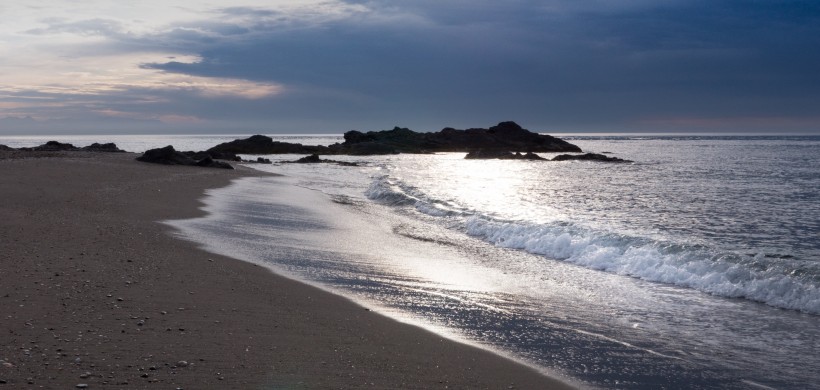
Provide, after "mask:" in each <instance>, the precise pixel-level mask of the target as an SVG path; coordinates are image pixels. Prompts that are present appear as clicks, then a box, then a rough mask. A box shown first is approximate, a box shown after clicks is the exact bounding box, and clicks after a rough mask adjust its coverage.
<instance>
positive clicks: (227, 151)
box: [206, 135, 329, 160]
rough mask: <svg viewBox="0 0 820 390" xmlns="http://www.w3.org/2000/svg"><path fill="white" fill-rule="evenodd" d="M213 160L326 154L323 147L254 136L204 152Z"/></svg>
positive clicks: (222, 144)
mask: <svg viewBox="0 0 820 390" xmlns="http://www.w3.org/2000/svg"><path fill="white" fill-rule="evenodd" d="M206 152H207V153H208V154H210V155H211V156H212V157H213V158H219V159H224V160H232V159H234V157H236V155H237V154H287V153H298V154H308V153H321V154H329V153H327V147H325V146H305V145H302V144H294V143H289V142H279V141H274V140H273V139H272V138H271V137H267V136H264V135H254V136H251V137H249V138H246V139H237V140H233V141H231V142H225V143H221V144H219V145H216V146H214V147H212V148H210V149H208V150H206Z"/></svg>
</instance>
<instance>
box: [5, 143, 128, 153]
mask: <svg viewBox="0 0 820 390" xmlns="http://www.w3.org/2000/svg"><path fill="white" fill-rule="evenodd" d="M0 150H20V151H25V152H106V153H114V152H116V153H124V152H125V151H124V150H122V149H120V148H118V147H117V145H116V144H114V143H110V142H109V143H105V144H99V143H96V142H95V143H93V144H91V145H88V146H84V147H82V148H78V147H76V146H74V145H72V144H68V143H62V142H58V141H48V142H46V143H44V144H42V145H40V146H35V147H31V148H19V149H14V148H8V149H0Z"/></svg>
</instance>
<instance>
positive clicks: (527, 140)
mask: <svg viewBox="0 0 820 390" xmlns="http://www.w3.org/2000/svg"><path fill="white" fill-rule="evenodd" d="M330 148H331V149H334V150H335V151H336V152H337V154H386V153H391V152H392V153H435V152H468V151H472V150H483V151H487V152H489V151H501V152H507V151H510V150H519V151H526V152H580V151H581V149H580V148H579V147H577V146H575V145H573V144H570V143H569V142H566V141H564V140H561V139H558V138H555V137H552V136H549V135H543V134H538V133H533V132H531V131H529V130H526V129H523V128H521V126H519V125H518V124H516V123H515V122H501V123H499V124H498V125H496V126H493V127H490V128H489V129H480V128H475V129H467V130H456V129H453V128H450V127H448V128H445V129H443V130H441V131H439V132H437V133H416V132H414V131H412V130H410V129H406V128H400V127H395V128H393V130H385V131H378V132H373V131H370V132H367V133H362V132H359V131H355V130H354V131H349V132H347V133H345V142H344V143H342V144H340V145H338V146H335V148H334V146H331V147H330ZM362 151H367V153H362ZM354 152H356V153H354ZM371 152H372V153H371Z"/></svg>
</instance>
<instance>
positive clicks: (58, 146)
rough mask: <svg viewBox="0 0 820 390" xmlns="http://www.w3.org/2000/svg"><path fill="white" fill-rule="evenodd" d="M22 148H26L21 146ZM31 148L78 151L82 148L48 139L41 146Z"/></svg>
mask: <svg viewBox="0 0 820 390" xmlns="http://www.w3.org/2000/svg"><path fill="white" fill-rule="evenodd" d="M20 150H24V148H20ZM30 150H32V151H35V152H66V151H69V152H76V151H78V150H80V148H78V147H76V146H74V145H72V144H64V143H61V142H57V141H48V142H46V143H44V144H42V145H40V146H35V147H33V148H30Z"/></svg>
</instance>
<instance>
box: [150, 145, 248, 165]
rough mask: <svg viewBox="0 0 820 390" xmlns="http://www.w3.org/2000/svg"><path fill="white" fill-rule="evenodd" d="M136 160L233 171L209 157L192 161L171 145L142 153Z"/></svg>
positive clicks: (192, 159)
mask: <svg viewBox="0 0 820 390" xmlns="http://www.w3.org/2000/svg"><path fill="white" fill-rule="evenodd" d="M137 160H138V161H142V162H149V163H155V164H165V165H189V166H200V167H210V168H225V169H233V167H232V166H231V165H230V164H228V163H225V162H221V161H215V160H214V159H213V158H212V157H211V156H206V157H204V158H202V159H199V160H197V159H194V158H192V157H190V156H189V155H187V154H185V153H182V152H178V151H176V150H174V147H173V146H171V145H168V146H166V147H164V148H157V149H150V150H148V151H146V152H145V153H143V155H142V156H139V157H137Z"/></svg>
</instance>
